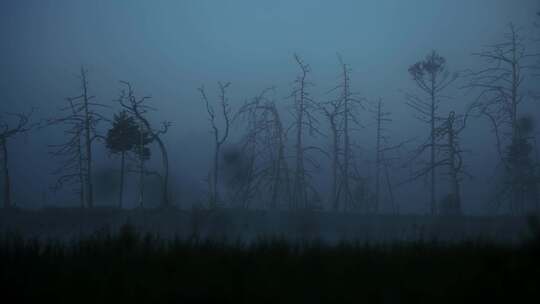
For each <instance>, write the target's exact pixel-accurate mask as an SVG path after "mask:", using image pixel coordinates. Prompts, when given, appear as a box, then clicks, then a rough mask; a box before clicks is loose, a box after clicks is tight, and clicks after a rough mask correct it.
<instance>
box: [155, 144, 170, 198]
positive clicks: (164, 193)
mask: <svg viewBox="0 0 540 304" xmlns="http://www.w3.org/2000/svg"><path fill="white" fill-rule="evenodd" d="M154 139H155V140H156V141H157V143H158V146H159V149H160V151H161V161H162V164H163V181H162V185H161V187H162V188H161V207H168V206H169V156H168V154H167V149H166V148H165V144H163V141H161V138H159V136H157V135H154Z"/></svg>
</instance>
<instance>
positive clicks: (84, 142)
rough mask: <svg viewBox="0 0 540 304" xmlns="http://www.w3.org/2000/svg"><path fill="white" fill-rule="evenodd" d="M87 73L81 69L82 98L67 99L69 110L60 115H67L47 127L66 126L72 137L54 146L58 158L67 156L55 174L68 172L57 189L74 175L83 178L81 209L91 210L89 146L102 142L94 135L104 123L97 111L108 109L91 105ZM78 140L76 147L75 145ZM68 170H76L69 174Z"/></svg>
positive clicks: (96, 134)
mask: <svg viewBox="0 0 540 304" xmlns="http://www.w3.org/2000/svg"><path fill="white" fill-rule="evenodd" d="M87 73H88V71H87V70H86V69H85V68H84V67H81V70H80V75H79V80H80V83H81V94H80V95H78V96H75V97H68V98H67V102H68V106H65V107H63V108H61V111H62V112H64V113H67V115H66V116H63V117H60V118H54V119H49V121H48V124H49V125H58V124H66V125H68V126H69V131H67V133H68V134H69V135H70V136H71V137H70V139H69V140H68V141H67V142H65V143H64V144H61V145H56V146H53V147H56V148H57V149H58V150H57V151H56V152H57V153H54V152H53V154H57V155H64V156H68V155H69V156H68V161H67V162H66V163H64V165H63V166H67V167H61V168H60V169H59V170H58V171H57V172H58V173H59V174H63V173H62V171H68V172H66V173H65V174H64V175H61V176H60V178H59V180H58V182H57V186H61V185H62V184H63V183H64V182H65V181H67V180H70V179H73V177H75V175H74V174H82V175H83V180H84V182H83V184H84V185H83V187H82V189H81V191H80V192H81V193H83V195H84V205H85V206H86V207H88V208H92V207H93V206H94V191H93V181H92V168H93V158H92V145H93V144H94V142H95V140H97V139H103V138H104V137H103V136H101V135H99V133H98V132H97V125H98V124H99V122H101V121H104V120H107V119H106V118H104V117H103V116H102V115H101V114H100V113H99V112H98V111H97V108H107V106H105V105H103V104H101V103H97V102H95V101H93V100H94V99H95V96H92V95H90V94H89V93H88V78H87ZM77 140H79V143H77ZM69 157H72V158H75V159H77V161H76V162H79V161H80V162H81V163H80V164H78V165H77V166H79V169H74V168H70V166H73V162H75V161H72V160H70V159H69ZM70 170H75V171H74V172H71V171H70Z"/></svg>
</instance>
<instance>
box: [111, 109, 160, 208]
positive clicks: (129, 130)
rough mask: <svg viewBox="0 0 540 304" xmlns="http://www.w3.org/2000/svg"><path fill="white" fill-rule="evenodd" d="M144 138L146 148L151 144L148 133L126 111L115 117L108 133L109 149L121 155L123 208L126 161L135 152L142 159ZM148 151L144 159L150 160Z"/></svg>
mask: <svg viewBox="0 0 540 304" xmlns="http://www.w3.org/2000/svg"><path fill="white" fill-rule="evenodd" d="M141 137H142V138H143V140H142V141H143V144H142V146H143V147H144V146H146V145H147V144H149V143H150V142H151V138H150V136H149V134H148V132H146V133H143V132H141V130H140V128H139V124H137V122H136V120H135V118H134V117H133V116H130V115H129V114H128V113H127V112H126V111H121V112H120V113H119V114H115V115H114V119H113V125H112V128H111V129H109V131H108V132H107V137H106V145H107V149H108V150H109V151H110V152H111V153H113V154H120V192H119V197H118V207H119V208H122V201H123V195H124V176H125V159H126V154H127V153H128V152H135V153H136V154H137V155H138V156H139V157H141V155H140V152H139V150H140V149H139V143H140V142H141ZM144 149H146V150H142V151H146V152H144V153H143V155H142V157H144V158H149V156H150V155H149V153H150V150H149V149H148V148H144Z"/></svg>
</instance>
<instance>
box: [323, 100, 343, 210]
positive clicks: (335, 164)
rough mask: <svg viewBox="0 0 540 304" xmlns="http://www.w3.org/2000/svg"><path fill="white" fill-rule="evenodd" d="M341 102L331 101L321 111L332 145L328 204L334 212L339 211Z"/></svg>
mask: <svg viewBox="0 0 540 304" xmlns="http://www.w3.org/2000/svg"><path fill="white" fill-rule="evenodd" d="M341 101H342V100H341V99H337V100H332V101H330V102H328V104H327V105H325V106H323V107H322V110H323V112H324V114H325V116H326V118H327V120H328V123H329V124H330V136H331V138H332V144H331V148H330V151H331V152H330V155H331V159H332V163H331V171H332V188H331V190H330V203H331V205H332V209H333V210H334V211H338V210H339V194H340V191H339V186H340V184H341V182H340V169H341V161H340V158H341V154H342V151H341V150H342V145H341V126H340V123H339V116H340V115H341V111H342V102H341Z"/></svg>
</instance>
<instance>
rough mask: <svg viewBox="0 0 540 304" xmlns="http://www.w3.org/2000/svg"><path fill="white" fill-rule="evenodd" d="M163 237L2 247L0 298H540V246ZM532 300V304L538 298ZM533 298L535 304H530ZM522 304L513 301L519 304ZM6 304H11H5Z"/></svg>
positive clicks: (102, 234)
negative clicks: (248, 241) (385, 243)
mask: <svg viewBox="0 0 540 304" xmlns="http://www.w3.org/2000/svg"><path fill="white" fill-rule="evenodd" d="M538 244H539V242H538V240H534V241H533V240H531V241H530V242H526V243H523V244H521V245H512V246H511V245H501V244H491V243H486V242H468V243H459V244H456V243H453V244H449V243H440V242H436V241H429V242H427V241H419V242H414V243H394V244H392V245H383V244H366V243H351V242H348V243H346V242H343V243H339V244H338V245H334V246H329V245H325V244H324V243H322V242H318V241H304V242H294V243H292V242H288V241H285V240H284V239H282V238H261V239H259V240H258V241H255V242H250V243H243V242H241V241H233V242H231V241H226V240H223V241H215V240H213V241H210V240H202V239H198V238H191V239H188V240H181V239H162V238H160V237H159V236H156V235H140V234H138V233H137V232H136V231H135V229H134V228H133V227H132V226H130V225H125V226H123V227H122V229H121V230H120V232H119V233H118V234H114V235H113V234H111V233H109V232H107V231H99V232H96V233H95V234H94V235H92V236H90V237H85V238H82V239H78V240H73V241H71V242H60V241H55V240H49V241H44V240H38V239H27V238H24V237H21V236H19V235H15V234H9V235H4V236H3V237H2V238H1V240H0V280H1V282H0V284H1V285H0V286H2V288H1V290H2V295H1V296H0V298H2V297H3V298H5V299H16V301H15V302H9V303H23V302H29V303H38V302H42V301H45V300H46V299H47V300H50V299H56V300H57V301H60V302H70V303H81V302H83V303H102V302H116V301H118V302H121V303H127V302H146V303H158V302H174V303H193V302H196V303H208V302H214V303H321V302H328V303H338V302H341V303H361V302H363V301H364V302H366V303H403V302H407V303H460V302H464V301H465V302H472V301H475V302H478V301H480V302H485V301H492V300H497V302H500V301H504V302H510V301H513V302H516V301H517V302H520V301H523V300H525V299H529V298H530V299H534V297H536V299H538V297H539V291H540V260H539V259H540V250H539V248H540V246H539V245H538ZM531 297H532V298H531ZM533 301H534V300H533ZM517 302H516V303H517ZM3 303H8V302H3Z"/></svg>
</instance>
